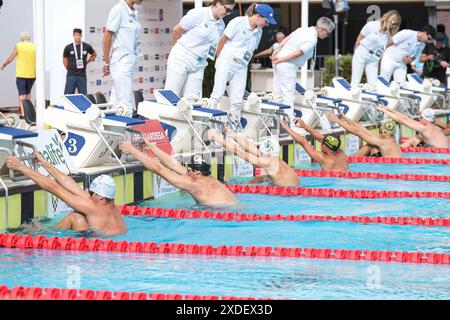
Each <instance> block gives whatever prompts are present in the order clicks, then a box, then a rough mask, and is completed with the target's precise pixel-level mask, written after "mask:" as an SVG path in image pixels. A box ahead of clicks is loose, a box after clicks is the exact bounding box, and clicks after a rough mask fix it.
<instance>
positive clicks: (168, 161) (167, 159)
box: [145, 141, 186, 174]
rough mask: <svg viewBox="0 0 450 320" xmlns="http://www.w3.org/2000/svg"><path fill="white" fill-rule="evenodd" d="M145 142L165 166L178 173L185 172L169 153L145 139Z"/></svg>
mask: <svg viewBox="0 0 450 320" xmlns="http://www.w3.org/2000/svg"><path fill="white" fill-rule="evenodd" d="M145 144H146V145H147V147H149V148H150V150H151V151H152V152H153V153H154V154H155V155H156V156H157V157H158V159H159V160H160V161H161V162H162V163H163V164H164V165H165V166H166V167H168V168H169V169H171V170H173V171H175V172H176V173H178V174H185V173H186V169H185V168H184V167H183V166H182V165H181V164H180V163H179V162H178V161H177V160H175V159H173V158H172V157H171V156H170V155H169V154H167V153H166V152H164V151H163V150H161V149H160V148H159V147H158V146H157V145H154V144H151V143H149V142H148V141H145Z"/></svg>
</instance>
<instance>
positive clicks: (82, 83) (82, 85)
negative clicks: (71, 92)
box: [77, 76, 87, 94]
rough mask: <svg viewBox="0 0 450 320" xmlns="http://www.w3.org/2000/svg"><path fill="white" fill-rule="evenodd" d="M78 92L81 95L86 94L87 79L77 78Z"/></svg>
mask: <svg viewBox="0 0 450 320" xmlns="http://www.w3.org/2000/svg"><path fill="white" fill-rule="evenodd" d="M77 84H78V92H79V93H81V94H87V78H86V77H84V76H79V77H78V79H77Z"/></svg>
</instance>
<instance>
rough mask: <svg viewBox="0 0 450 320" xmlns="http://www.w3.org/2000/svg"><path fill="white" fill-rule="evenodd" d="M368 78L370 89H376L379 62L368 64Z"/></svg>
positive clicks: (373, 61) (374, 61)
mask: <svg viewBox="0 0 450 320" xmlns="http://www.w3.org/2000/svg"><path fill="white" fill-rule="evenodd" d="M366 77H367V83H368V84H369V85H370V88H371V89H376V88H377V78H378V60H372V61H370V62H369V63H367V64H366Z"/></svg>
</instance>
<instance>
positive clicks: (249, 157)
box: [208, 130, 267, 168]
mask: <svg viewBox="0 0 450 320" xmlns="http://www.w3.org/2000/svg"><path fill="white" fill-rule="evenodd" d="M208 134H209V139H210V140H212V141H217V142H218V143H220V144H221V145H222V146H223V147H224V148H225V149H227V150H228V151H231V152H233V154H235V155H237V156H238V157H239V158H242V159H244V160H245V161H247V162H250V163H251V164H253V165H255V166H257V167H261V168H265V167H267V164H266V163H265V162H263V161H261V158H260V157H258V156H256V155H254V154H252V153H250V152H247V151H245V150H244V149H242V148H241V147H239V146H238V145H236V144H233V143H230V142H228V141H226V140H225V139H223V138H222V136H221V135H220V134H218V133H217V131H215V130H209V132H208Z"/></svg>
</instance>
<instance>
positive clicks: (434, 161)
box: [348, 157, 450, 165]
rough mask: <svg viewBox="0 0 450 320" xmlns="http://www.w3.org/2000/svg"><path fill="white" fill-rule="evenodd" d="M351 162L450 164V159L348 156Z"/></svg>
mask: <svg viewBox="0 0 450 320" xmlns="http://www.w3.org/2000/svg"><path fill="white" fill-rule="evenodd" d="M348 161H349V162H350V163H391V164H439V165H450V159H416V158H384V157H348Z"/></svg>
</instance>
